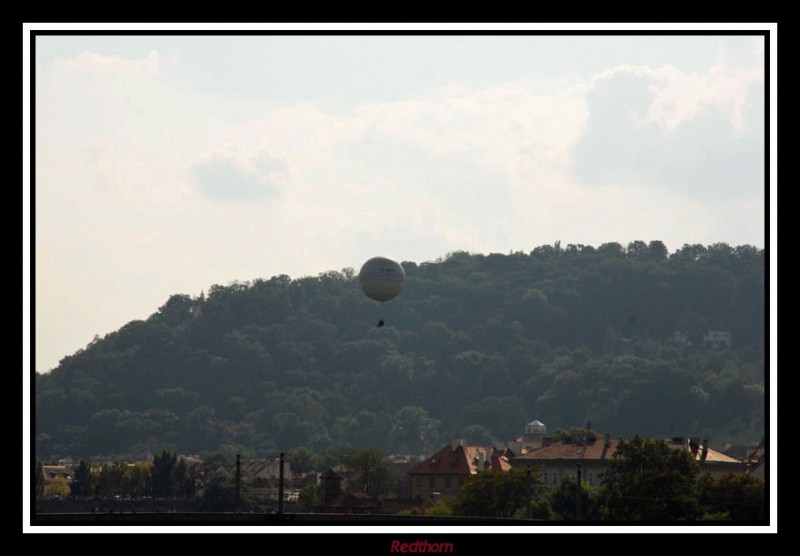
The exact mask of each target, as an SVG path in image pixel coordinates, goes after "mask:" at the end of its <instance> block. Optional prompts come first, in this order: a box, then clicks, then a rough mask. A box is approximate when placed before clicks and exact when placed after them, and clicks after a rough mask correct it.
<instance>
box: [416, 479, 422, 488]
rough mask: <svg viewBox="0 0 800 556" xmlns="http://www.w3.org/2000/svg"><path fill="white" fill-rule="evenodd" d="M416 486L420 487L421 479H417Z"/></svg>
mask: <svg viewBox="0 0 800 556" xmlns="http://www.w3.org/2000/svg"><path fill="white" fill-rule="evenodd" d="M417 486H418V487H421V486H422V477H417Z"/></svg>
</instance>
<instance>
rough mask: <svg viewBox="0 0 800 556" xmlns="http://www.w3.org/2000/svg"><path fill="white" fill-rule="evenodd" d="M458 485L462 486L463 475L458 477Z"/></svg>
mask: <svg viewBox="0 0 800 556" xmlns="http://www.w3.org/2000/svg"><path fill="white" fill-rule="evenodd" d="M458 486H464V477H459V478H458Z"/></svg>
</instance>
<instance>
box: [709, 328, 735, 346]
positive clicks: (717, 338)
mask: <svg viewBox="0 0 800 556" xmlns="http://www.w3.org/2000/svg"><path fill="white" fill-rule="evenodd" d="M731 342H732V340H731V333H730V332H728V331H727V330H709V331H708V334H706V335H705V336H703V344H704V345H707V346H712V347H715V348H718V347H721V346H725V347H731Z"/></svg>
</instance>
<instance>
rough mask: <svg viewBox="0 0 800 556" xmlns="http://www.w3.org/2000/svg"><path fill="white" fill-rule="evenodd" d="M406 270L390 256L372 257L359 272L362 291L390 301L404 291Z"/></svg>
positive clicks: (372, 296)
mask: <svg viewBox="0 0 800 556" xmlns="http://www.w3.org/2000/svg"><path fill="white" fill-rule="evenodd" d="M405 280H406V271H405V270H403V267H402V265H401V264H400V263H398V262H397V261H395V260H392V259H390V258H388V257H372V258H371V259H370V260H368V261H367V262H365V263H364V265H363V266H362V267H361V271H360V272H359V273H358V281H359V282H361V291H363V292H364V293H365V294H366V295H367V297H369V298H370V299H374V300H375V301H381V302H383V301H389V300H390V299H394V298H395V297H397V296H398V294H399V293H400V292H401V291H403V284H404V283H405Z"/></svg>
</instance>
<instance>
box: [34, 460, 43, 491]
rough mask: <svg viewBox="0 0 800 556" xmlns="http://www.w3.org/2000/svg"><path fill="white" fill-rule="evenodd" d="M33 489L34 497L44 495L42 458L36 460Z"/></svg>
mask: <svg viewBox="0 0 800 556" xmlns="http://www.w3.org/2000/svg"><path fill="white" fill-rule="evenodd" d="M33 485H34V487H33V489H34V492H35V493H36V498H41V497H42V496H44V469H43V467H42V460H40V459H38V458H37V460H36V467H35V469H34V471H33Z"/></svg>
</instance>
